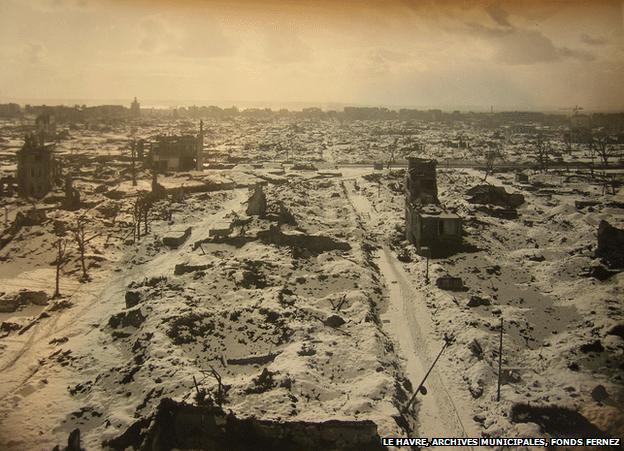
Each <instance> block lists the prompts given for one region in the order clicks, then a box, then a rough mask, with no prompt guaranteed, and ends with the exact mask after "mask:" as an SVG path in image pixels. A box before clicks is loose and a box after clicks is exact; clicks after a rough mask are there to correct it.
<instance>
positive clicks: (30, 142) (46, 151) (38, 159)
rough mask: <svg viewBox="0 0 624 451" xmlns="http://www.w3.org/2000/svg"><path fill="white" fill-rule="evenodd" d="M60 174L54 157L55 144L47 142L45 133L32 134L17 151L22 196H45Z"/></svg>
mask: <svg viewBox="0 0 624 451" xmlns="http://www.w3.org/2000/svg"><path fill="white" fill-rule="evenodd" d="M59 175H60V168H59V164H58V162H57V161H56V159H55V157H54V144H49V143H48V144H46V142H45V139H44V137H43V135H35V134H30V135H27V136H26V137H25V141H24V145H23V146H22V148H21V149H20V150H18V151H17V188H18V192H19V193H20V195H21V196H22V197H35V198H41V197H43V196H45V195H46V194H47V193H48V192H49V191H50V189H52V186H53V185H54V183H55V181H56V180H57V178H58V177H59Z"/></svg>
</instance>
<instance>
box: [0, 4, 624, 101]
mask: <svg viewBox="0 0 624 451" xmlns="http://www.w3.org/2000/svg"><path fill="white" fill-rule="evenodd" d="M0 68H1V69H0V101H7V100H11V99H101V100H117V101H119V100H121V101H125V100H124V99H127V101H125V102H126V103H129V101H130V100H131V98H132V97H134V96H137V97H138V98H139V100H140V101H142V103H143V104H154V103H158V101H160V100H173V101H179V102H180V103H192V102H196V103H198V104H204V103H213V104H220V105H227V104H232V103H236V102H240V101H251V102H259V103H262V102H267V103H270V104H271V105H276V104H280V103H286V102H312V103H319V104H326V103H330V102H341V103H353V104H373V105H409V106H440V107H455V106H483V107H488V108H489V106H490V105H493V106H494V108H496V109H502V108H548V107H570V106H574V105H576V104H578V105H581V106H584V107H585V108H587V109H592V108H593V109H624V75H623V74H624V1H601V0H590V1H574V0H566V1H561V0H560V1H534V2H531V1H526V0H525V1H513V2H512V1H508V2H505V1H470V0H464V1H462V0H455V1H443V0H437V1H433V0H431V1H415V0H385V1H366V0H335V1H333V0H331V1H330V0H318V1H312V0H309V1H308V0H298V1H293V0H291V1H283V2H280V1H277V0H272V1H265V0H256V1H252V0H230V1H225V0H224V1H211V0H203V1H202V0H194V1H193V0H177V1H173V0H171V1H165V0H160V1H158V0H151V1H148V0H136V1H133V0H0Z"/></svg>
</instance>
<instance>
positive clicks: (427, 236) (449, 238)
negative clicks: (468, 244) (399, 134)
mask: <svg viewBox="0 0 624 451" xmlns="http://www.w3.org/2000/svg"><path fill="white" fill-rule="evenodd" d="M436 164H437V163H436V161H435V160H426V159H423V158H417V157H408V167H407V173H406V177H405V238H406V239H407V240H409V241H410V242H412V243H414V245H416V248H417V249H418V251H419V252H420V251H421V249H423V248H427V249H428V251H427V252H428V255H430V256H436V255H441V254H448V253H451V252H452V251H453V250H454V249H455V248H457V247H458V246H459V245H461V242H462V220H461V218H460V217H459V216H458V215H456V214H454V213H449V212H447V211H445V210H444V209H443V208H442V207H441V206H440V201H439V199H438V184H437V175H436Z"/></svg>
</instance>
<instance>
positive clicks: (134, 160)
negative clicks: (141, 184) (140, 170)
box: [130, 139, 137, 186]
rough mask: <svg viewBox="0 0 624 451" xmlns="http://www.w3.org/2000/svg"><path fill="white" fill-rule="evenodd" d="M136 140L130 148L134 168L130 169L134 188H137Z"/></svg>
mask: <svg viewBox="0 0 624 451" xmlns="http://www.w3.org/2000/svg"><path fill="white" fill-rule="evenodd" d="M136 146H137V144H136V140H134V139H133V140H132V144H131V147H130V156H131V158H132V166H131V167H130V171H131V172H132V186H137V181H136V163H135V162H136Z"/></svg>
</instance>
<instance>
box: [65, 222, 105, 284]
mask: <svg viewBox="0 0 624 451" xmlns="http://www.w3.org/2000/svg"><path fill="white" fill-rule="evenodd" d="M86 221H87V220H86V218H85V217H84V216H81V217H80V218H78V221H77V222H76V225H75V227H73V228H72V235H73V236H74V239H75V240H76V245H77V246H78V252H79V253H80V266H81V268H82V278H81V280H82V281H83V282H84V281H88V280H89V274H88V273H87V265H86V264H85V251H86V249H87V244H88V243H89V241H91V240H92V239H94V238H96V237H98V236H100V234H99V233H96V234H94V235H91V236H90V237H87V231H86Z"/></svg>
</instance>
